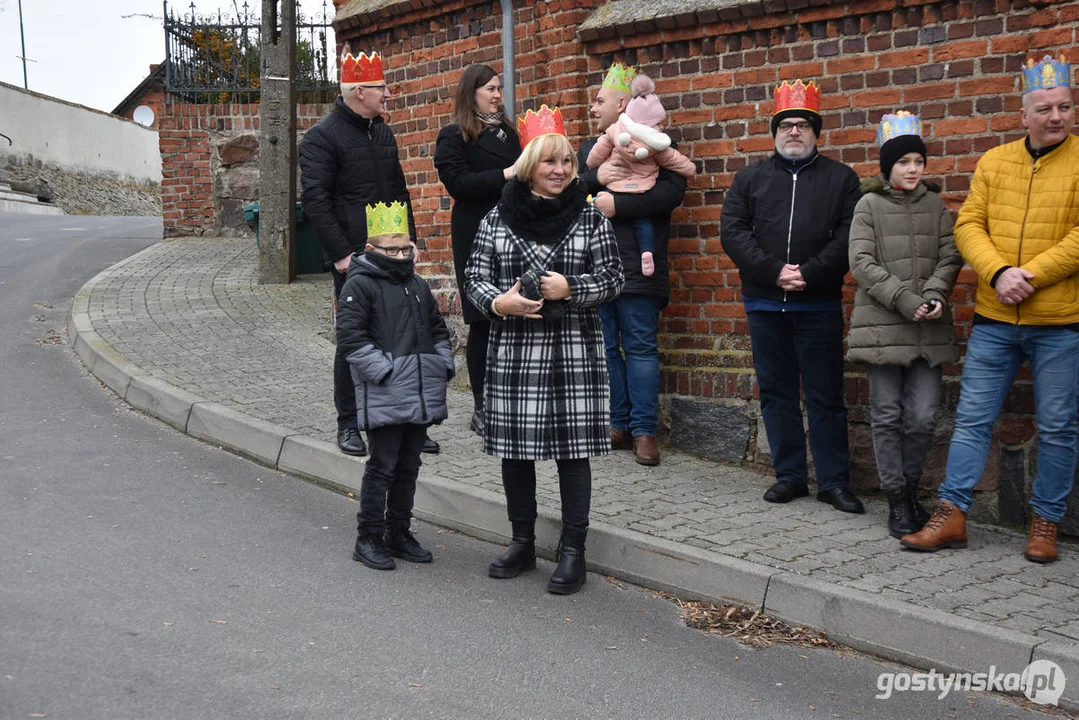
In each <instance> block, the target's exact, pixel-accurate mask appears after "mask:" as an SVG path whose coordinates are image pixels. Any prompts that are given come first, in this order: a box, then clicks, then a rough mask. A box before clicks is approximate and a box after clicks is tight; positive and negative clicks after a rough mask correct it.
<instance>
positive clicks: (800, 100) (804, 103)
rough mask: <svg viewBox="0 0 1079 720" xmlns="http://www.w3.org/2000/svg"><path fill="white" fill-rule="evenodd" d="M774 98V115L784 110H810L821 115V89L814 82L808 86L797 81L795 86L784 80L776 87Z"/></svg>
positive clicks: (810, 82)
mask: <svg viewBox="0 0 1079 720" xmlns="http://www.w3.org/2000/svg"><path fill="white" fill-rule="evenodd" d="M774 98H775V109H774V110H772V114H773V115H775V114H777V113H781V112H783V111H784V110H808V111H809V112H814V113H817V114H818V115H820V88H819V87H818V86H817V84H816V83H815V82H813V81H812V80H810V81H809V84H808V85H806V84H805V83H803V82H802V81H801V80H795V81H794V84H793V85H791V84H790V83H788V82H787V81H786V80H784V81H783V83H782V84H780V85H776V89H775V93H774Z"/></svg>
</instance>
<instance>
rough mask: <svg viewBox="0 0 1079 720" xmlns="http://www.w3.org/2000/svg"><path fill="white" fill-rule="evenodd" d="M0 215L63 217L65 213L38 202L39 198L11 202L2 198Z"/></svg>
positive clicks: (55, 207)
mask: <svg viewBox="0 0 1079 720" xmlns="http://www.w3.org/2000/svg"><path fill="white" fill-rule="evenodd" d="M31 197H33V196H31ZM0 213H16V214H21V215H63V214H64V211H63V210H61V209H60V208H58V207H57V206H55V205H49V204H48V203H41V202H38V201H37V198H33V199H32V200H9V199H4V198H3V197H0Z"/></svg>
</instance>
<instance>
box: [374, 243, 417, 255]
mask: <svg viewBox="0 0 1079 720" xmlns="http://www.w3.org/2000/svg"><path fill="white" fill-rule="evenodd" d="M371 247H373V248H378V249H379V250H381V251H382V252H384V253H385V254H387V255H389V256H390V257H403V258H405V257H412V246H411V245H395V246H393V247H389V246H386V245H375V244H374V243H371Z"/></svg>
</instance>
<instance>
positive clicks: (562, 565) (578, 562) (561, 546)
mask: <svg viewBox="0 0 1079 720" xmlns="http://www.w3.org/2000/svg"><path fill="white" fill-rule="evenodd" d="M587 534H588V531H587V530H570V529H568V528H563V529H562V539H561V540H559V541H558V567H556V568H555V569H554V574H553V575H551V581H550V582H549V583H547V592H549V593H554V594H555V595H572V594H573V593H575V592H577V591H578V590H580V589H581V586H582V585H584V581H585V576H586V575H587V573H586V572H585V567H584V539H585V535H587Z"/></svg>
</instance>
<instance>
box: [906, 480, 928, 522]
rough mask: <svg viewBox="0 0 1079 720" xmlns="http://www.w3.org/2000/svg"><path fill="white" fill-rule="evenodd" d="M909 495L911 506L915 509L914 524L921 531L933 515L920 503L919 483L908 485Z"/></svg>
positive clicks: (909, 483)
mask: <svg viewBox="0 0 1079 720" xmlns="http://www.w3.org/2000/svg"><path fill="white" fill-rule="evenodd" d="M907 494H908V495H909V496H910V502H911V506H912V507H913V508H914V522H915V523H917V524H918V529H919V530H921V529H922V528H924V527H925V524H926V523H927V522H929V518H931V517H932V515H931V514H930V513H929V511H928V510H926V509H925V508H924V507H922V504H921V503H920V502H918V481H917V480H915V481H914V482H913V483H911V482H908V483H907Z"/></svg>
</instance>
